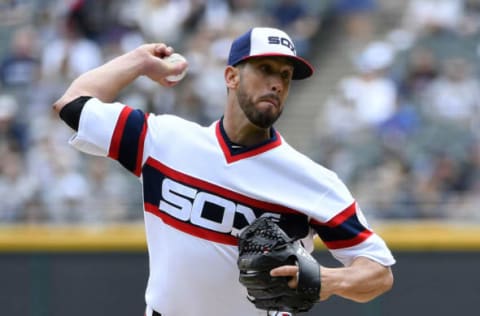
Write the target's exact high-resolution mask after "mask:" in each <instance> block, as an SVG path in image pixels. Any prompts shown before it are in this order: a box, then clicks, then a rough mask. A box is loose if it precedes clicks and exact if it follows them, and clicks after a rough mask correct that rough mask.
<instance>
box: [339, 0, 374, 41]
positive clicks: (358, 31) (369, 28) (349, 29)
mask: <svg viewBox="0 0 480 316" xmlns="http://www.w3.org/2000/svg"><path fill="white" fill-rule="evenodd" d="M377 11H378V3H377V1H376V0H334V2H333V12H334V14H335V15H336V16H337V17H338V19H339V20H340V23H341V25H342V27H343V30H344V34H345V41H346V42H347V43H348V44H349V46H351V47H352V49H355V50H356V49H357V48H361V47H364V46H365V44H366V43H368V42H371V41H372V40H373V37H374V32H375V22H374V20H373V16H374V14H376V13H377Z"/></svg>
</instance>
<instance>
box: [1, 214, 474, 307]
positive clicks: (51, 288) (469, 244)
mask: <svg viewBox="0 0 480 316" xmlns="http://www.w3.org/2000/svg"><path fill="white" fill-rule="evenodd" d="M373 226H374V228H375V230H376V231H377V232H378V233H379V234H380V235H382V237H384V238H385V240H386V241H387V243H388V244H389V245H390V247H391V248H392V250H393V252H394V255H395V256H396V258H397V260H398V263H397V264H396V265H395V266H394V268H393V270H394V275H395V285H394V288H393V289H392V290H391V291H390V292H389V293H387V294H385V295H383V296H382V297H380V298H378V299H376V300H374V301H372V302H370V303H367V304H357V303H353V302H349V301H346V300H344V299H341V298H338V297H334V298H332V299H330V300H329V301H327V302H322V303H319V304H317V305H316V306H315V308H314V309H313V310H312V311H311V312H309V313H306V314H304V315H306V316H313V315H322V316H323V315H335V316H364V315H365V316H377V315H378V316H380V315H381V316H397V315H398V316H416V315H418V316H430V315H432V316H452V315H453V316H456V314H458V315H462V316H465V315H478V310H477V309H478V307H477V305H476V304H475V305H474V303H476V302H477V301H478V300H479V299H480V272H478V269H479V267H480V226H478V225H470V224H459V223H445V222H443V223H441V222H422V223H418V222H417V223H416V222H393V223H382V224H375V225H373ZM315 256H316V257H317V258H318V260H319V261H320V262H322V263H323V264H325V265H327V266H336V265H338V263H337V262H336V261H335V260H333V259H332V258H331V256H330V255H329V253H328V251H326V250H325V248H323V247H322V245H321V243H320V242H318V243H317V250H316V251H315ZM147 274H148V258H147V253H146V246H145V239H144V233H143V225H142V224H141V223H139V224H135V225H116V226H97V227H89V228H85V227H78V226H72V227H56V226H5V227H0V315H2V316H3V315H9V316H10V315H22V316H85V315H88V316H106V315H115V316H123V315H124V316H136V315H138V316H142V315H143V309H144V301H143V293H144V288H145V284H146V280H147ZM226 290H228V289H226ZM186 303H187V302H186ZM226 316H228V315H226Z"/></svg>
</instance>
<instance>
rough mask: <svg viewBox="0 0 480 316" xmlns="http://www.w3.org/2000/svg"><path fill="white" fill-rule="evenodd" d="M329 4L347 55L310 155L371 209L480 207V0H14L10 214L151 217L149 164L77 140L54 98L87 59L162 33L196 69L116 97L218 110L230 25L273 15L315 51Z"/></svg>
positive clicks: (8, 53) (93, 219) (7, 130)
mask: <svg viewBox="0 0 480 316" xmlns="http://www.w3.org/2000/svg"><path fill="white" fill-rule="evenodd" d="M387 4H389V5H391V6H392V7H391V8H390V9H389V10H387V11H388V12H387V13H388V14H390V17H392V18H389V16H388V14H387V18H385V17H384V18H383V20H381V21H383V23H381V24H378V23H377V22H378V19H377V18H378V14H379V11H380V9H381V8H385V6H388V5H387ZM384 13H385V12H384ZM327 15H328V18H331V16H333V17H334V19H335V21H336V22H335V23H338V24H335V25H336V26H341V28H340V29H341V31H340V32H339V28H337V29H336V30H335V32H336V34H337V35H336V37H333V38H331V40H336V41H340V42H342V43H343V44H344V46H343V47H344V49H343V51H342V52H341V53H342V54H344V53H347V54H348V57H349V58H350V59H349V60H350V61H351V65H352V67H351V72H350V73H349V74H348V75H346V76H343V77H342V78H339V79H338V82H336V89H335V90H334V91H330V93H331V94H330V95H328V96H327V101H326V102H325V104H320V106H319V107H318V108H319V109H320V110H319V112H318V117H317V121H316V122H317V124H316V126H315V128H313V130H314V140H313V144H312V147H313V148H315V150H314V151H313V152H312V153H311V156H312V158H313V159H315V160H317V161H319V162H320V163H322V164H324V165H326V166H327V167H329V168H331V169H333V170H335V171H336V172H337V173H338V174H339V176H340V177H341V178H342V179H343V180H344V181H345V182H346V184H347V185H348V186H349V188H350V189H351V191H352V192H353V193H354V195H355V197H356V198H357V199H358V200H359V201H360V202H361V206H362V207H363V208H364V210H365V212H366V213H368V214H369V215H370V216H372V217H374V218H378V219H417V218H426V219H429V218H434V219H442V218H447V219H463V220H475V219H477V220H478V219H480V211H477V210H476V203H477V201H479V200H480V0H408V1H395V0H376V1H375V0H323V1H306V0H279V1H274V0H263V1H254V0H142V1H136V0H116V1H114V0H97V1H95V0H48V1H42V0H17V1H6V2H5V1H3V2H1V3H0V43H1V45H0V157H1V159H0V223H2V224H3V223H19V222H20V223H25V222H27V223H59V224H63V223H98V224H102V223H110V222H122V221H131V220H136V219H141V218H142V216H143V214H142V212H141V188H140V186H139V185H138V179H136V178H135V177H133V176H131V175H129V174H127V172H126V171H125V170H123V169H121V167H120V166H119V165H117V164H116V163H114V162H112V161H110V160H108V159H104V158H98V157H91V156H87V155H84V154H81V153H79V152H77V151H75V150H73V149H72V148H70V147H69V146H68V145H67V142H68V139H69V137H70V136H71V134H72V131H71V130H70V129H69V128H68V127H67V126H66V125H65V124H63V122H61V121H60V120H59V119H58V117H57V116H56V114H55V113H54V112H53V111H52V110H51V105H52V103H53V102H54V101H55V100H56V99H57V98H58V97H60V96H61V95H62V93H63V92H64V91H65V89H66V88H67V86H68V84H69V83H70V82H71V81H72V80H73V79H74V78H75V77H77V76H78V75H80V74H81V73H83V72H85V71H87V70H89V69H91V68H94V67H96V66H99V65H101V64H102V63H104V62H105V61H107V60H109V59H111V58H112V57H114V56H117V55H119V54H121V53H123V52H126V51H128V50H130V49H133V48H134V47H136V46H138V45H140V44H142V43H146V42H155V41H162V42H166V43H168V44H169V45H171V46H173V47H174V48H175V49H176V50H177V51H178V52H180V53H182V54H183V55H185V56H186V57H187V59H188V60H189V65H190V66H189V73H188V76H187V77H186V78H185V79H184V80H183V81H182V82H181V83H180V84H179V86H178V87H177V88H176V89H166V88H162V87H161V86H159V85H156V84H153V83H152V82H150V81H148V80H146V79H145V78H139V79H138V80H136V81H135V82H134V84H133V85H131V86H130V87H129V88H128V89H126V90H125V91H123V92H122V95H120V96H119V99H120V100H121V101H122V102H124V103H126V104H129V105H132V106H133V107H136V108H141V109H143V110H144V111H147V112H154V113H172V114H177V115H180V116H182V117H185V118H188V119H191V120H194V121H196V122H198V123H200V124H210V123H211V122H212V121H213V120H216V119H217V118H218V117H219V116H220V115H221V113H222V111H223V106H224V100H225V94H226V89H225V86H224V85H222V84H219V82H220V83H221V82H223V70H224V67H225V63H226V59H227V54H228V50H229V45H230V42H231V40H232V39H233V38H234V37H236V36H237V35H238V34H240V33H243V32H244V31H246V30H247V29H248V28H250V27H251V26H257V25H262V26H278V27H280V28H283V29H285V30H286V31H287V32H288V33H289V34H290V35H291V36H292V38H293V40H294V41H295V43H296V46H297V51H298V54H299V55H301V56H303V57H306V58H310V59H314V58H315V57H316V54H317V53H319V52H318V45H317V46H316V45H315V44H316V43H315V39H316V38H318V35H319V34H320V33H321V32H325V30H324V29H323V26H322V23H323V21H324V19H325V18H327ZM393 17H394V18H393ZM327 31H329V30H327ZM316 47H317V50H315V48H316ZM321 49H328V45H324V46H322V47H321ZM325 53H330V54H338V53H340V52H321V54H325ZM319 63H321V61H320V62H319Z"/></svg>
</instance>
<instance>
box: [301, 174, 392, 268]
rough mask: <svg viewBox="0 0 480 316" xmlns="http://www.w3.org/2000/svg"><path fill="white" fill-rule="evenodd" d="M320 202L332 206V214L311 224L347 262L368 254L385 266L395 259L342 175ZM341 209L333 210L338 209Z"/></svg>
mask: <svg viewBox="0 0 480 316" xmlns="http://www.w3.org/2000/svg"><path fill="white" fill-rule="evenodd" d="M336 182H337V183H336V184H335V185H333V186H332V187H333V188H334V189H332V190H330V192H328V193H327V194H325V195H323V196H322V198H321V200H320V201H319V204H321V205H322V208H329V210H328V212H329V213H330V214H332V216H330V217H329V218H328V219H327V220H320V219H316V218H312V219H311V221H310V225H311V227H312V228H313V229H314V230H315V231H316V232H317V234H318V236H319V237H320V239H321V240H322V242H323V243H324V244H325V246H326V247H327V248H328V250H329V251H330V252H331V253H332V255H333V256H334V257H335V258H336V259H337V260H338V261H340V262H341V263H342V264H344V265H345V266H349V265H350V264H351V263H352V262H353V260H354V259H355V258H357V257H367V258H369V259H371V260H374V261H376V262H378V263H380V264H382V265H384V266H391V265H393V264H394V263H395V259H394V257H393V255H392V253H391V251H390V250H389V248H388V247H387V245H386V243H385V241H384V240H383V239H382V238H381V237H380V236H378V235H377V234H376V233H375V232H374V231H373V230H372V229H371V228H370V227H369V225H368V222H367V220H366V218H365V216H364V215H363V212H362V210H361V209H360V207H359V205H358V203H357V202H356V201H355V200H354V199H353V197H352V196H351V194H350V192H349V191H348V189H347V188H346V186H345V185H344V184H343V182H341V181H340V180H339V179H337V181H336ZM338 209H339V211H332V210H338Z"/></svg>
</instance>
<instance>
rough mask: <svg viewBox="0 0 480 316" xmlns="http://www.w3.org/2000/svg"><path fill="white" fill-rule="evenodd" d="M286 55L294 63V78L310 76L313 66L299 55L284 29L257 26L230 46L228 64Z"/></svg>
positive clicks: (233, 64) (232, 64)
mask: <svg viewBox="0 0 480 316" xmlns="http://www.w3.org/2000/svg"><path fill="white" fill-rule="evenodd" d="M271 56H273V57H286V58H288V59H289V60H290V61H291V62H292V63H293V76H292V79H293V80H300V79H305V78H308V77H310V76H311V75H312V74H313V71H314V70H313V67H312V65H310V63H309V62H308V61H306V60H305V59H303V58H301V57H299V56H297V51H296V50H295V45H294V43H293V41H292V39H291V38H290V36H288V34H287V33H285V32H284V31H282V30H279V29H275V28H270V27H255V28H252V29H250V30H249V31H248V32H246V33H245V34H243V35H240V36H239V37H237V38H236V39H235V40H234V41H233V43H232V46H231V47H230V54H229V56H228V65H230V66H235V65H237V64H238V63H240V62H242V61H245V60H248V59H251V58H255V57H271Z"/></svg>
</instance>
